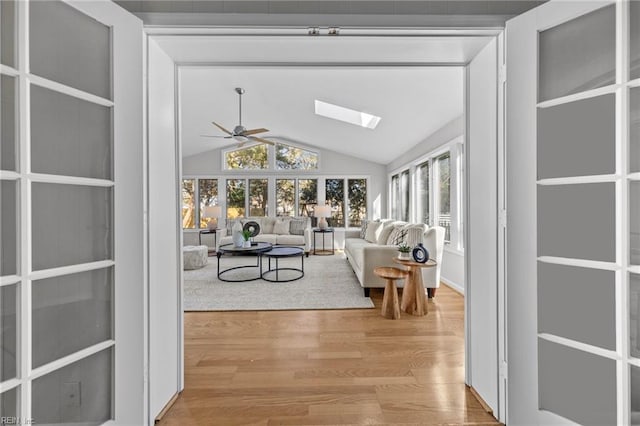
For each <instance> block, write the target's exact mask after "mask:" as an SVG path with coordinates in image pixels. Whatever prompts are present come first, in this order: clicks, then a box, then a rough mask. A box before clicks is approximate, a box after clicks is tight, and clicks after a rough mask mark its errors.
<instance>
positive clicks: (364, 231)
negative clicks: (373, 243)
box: [360, 219, 369, 240]
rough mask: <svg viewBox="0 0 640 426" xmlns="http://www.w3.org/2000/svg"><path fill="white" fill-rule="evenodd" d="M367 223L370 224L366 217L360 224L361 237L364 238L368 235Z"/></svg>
mask: <svg viewBox="0 0 640 426" xmlns="http://www.w3.org/2000/svg"><path fill="white" fill-rule="evenodd" d="M367 225H369V221H368V220H366V219H364V220H363V221H362V224H361V225H360V238H362V239H363V240H364V239H365V237H366V236H367Z"/></svg>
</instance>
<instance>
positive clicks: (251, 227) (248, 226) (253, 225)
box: [242, 221, 260, 237]
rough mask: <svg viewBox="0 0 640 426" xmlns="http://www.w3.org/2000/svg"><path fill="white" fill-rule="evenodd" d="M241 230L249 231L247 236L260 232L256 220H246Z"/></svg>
mask: <svg viewBox="0 0 640 426" xmlns="http://www.w3.org/2000/svg"><path fill="white" fill-rule="evenodd" d="M242 230H243V231H249V232H251V235H249V236H250V237H255V236H256V235H258V234H259V233H260V225H258V222H254V221H251V222H247V223H245V224H244V226H243V227H242Z"/></svg>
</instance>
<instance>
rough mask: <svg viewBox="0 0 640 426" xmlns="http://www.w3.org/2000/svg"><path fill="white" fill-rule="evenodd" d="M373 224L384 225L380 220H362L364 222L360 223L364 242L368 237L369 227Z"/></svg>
mask: <svg viewBox="0 0 640 426" xmlns="http://www.w3.org/2000/svg"><path fill="white" fill-rule="evenodd" d="M372 222H375V223H380V224H381V225H382V222H380V221H379V220H367V219H362V222H361V223H360V238H362V239H363V240H364V238H365V237H366V236H367V227H368V226H369V224H370V223H372ZM380 229H382V228H380Z"/></svg>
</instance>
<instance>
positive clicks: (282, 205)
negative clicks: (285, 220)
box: [276, 179, 296, 216]
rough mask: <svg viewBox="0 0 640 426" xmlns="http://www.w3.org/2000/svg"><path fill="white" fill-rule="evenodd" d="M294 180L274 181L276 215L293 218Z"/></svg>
mask: <svg viewBox="0 0 640 426" xmlns="http://www.w3.org/2000/svg"><path fill="white" fill-rule="evenodd" d="M295 197H296V181H295V179H276V215H278V216H295V215H296V210H295Z"/></svg>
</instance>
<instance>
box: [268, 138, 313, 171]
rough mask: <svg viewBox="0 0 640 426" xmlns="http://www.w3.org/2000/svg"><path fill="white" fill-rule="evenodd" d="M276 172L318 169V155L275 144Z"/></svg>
mask: <svg viewBox="0 0 640 426" xmlns="http://www.w3.org/2000/svg"><path fill="white" fill-rule="evenodd" d="M275 150H276V169H277V170H312V169H317V168H318V154H317V153H315V152H313V151H308V150H306V149H302V148H297V147H295V146H290V145H284V144H276V148H275Z"/></svg>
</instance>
